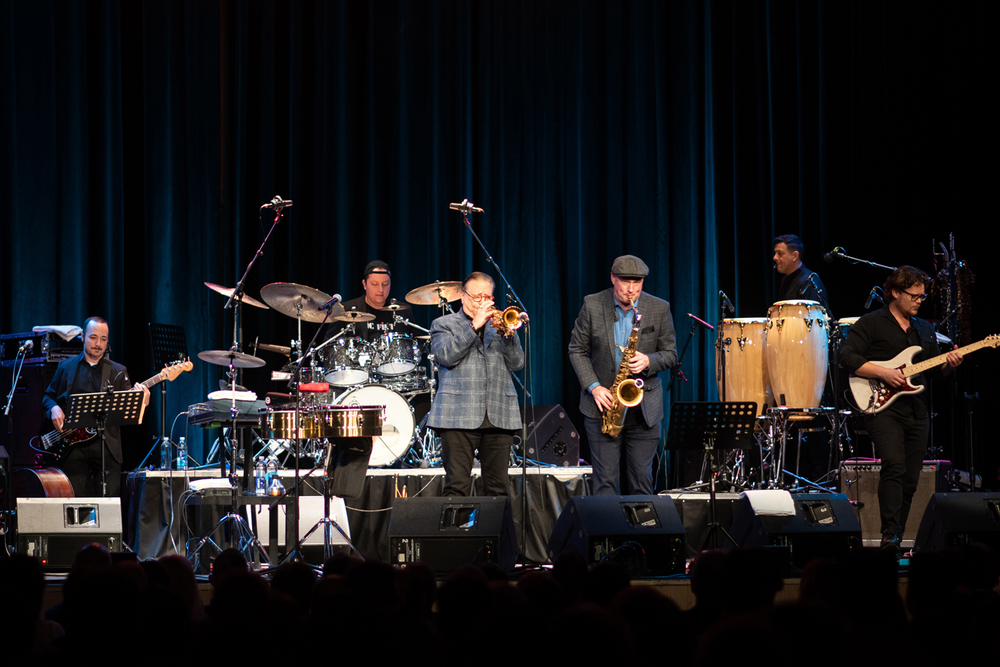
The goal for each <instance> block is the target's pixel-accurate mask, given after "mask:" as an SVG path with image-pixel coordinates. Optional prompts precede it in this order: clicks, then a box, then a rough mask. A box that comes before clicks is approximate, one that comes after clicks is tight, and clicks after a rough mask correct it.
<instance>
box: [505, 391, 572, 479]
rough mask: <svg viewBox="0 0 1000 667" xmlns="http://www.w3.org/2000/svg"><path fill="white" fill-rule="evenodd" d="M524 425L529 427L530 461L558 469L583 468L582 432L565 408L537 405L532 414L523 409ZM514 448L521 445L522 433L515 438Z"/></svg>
mask: <svg viewBox="0 0 1000 667" xmlns="http://www.w3.org/2000/svg"><path fill="white" fill-rule="evenodd" d="M521 422H522V423H523V424H524V425H525V427H526V430H525V433H526V434H527V443H528V447H527V453H528V458H529V459H531V460H534V461H540V462H542V463H548V464H549V465H555V466H570V467H575V466H578V465H580V432H579V431H577V430H576V427H575V426H573V422H572V421H570V419H569V416H568V415H567V414H566V411H565V410H563V406H561V405H558V404H556V405H536V406H535V407H534V408H533V409H529V410H525V408H524V406H521ZM514 444H515V445H520V444H521V434H520V433H517V434H515V435H514Z"/></svg>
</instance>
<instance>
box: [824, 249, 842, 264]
mask: <svg viewBox="0 0 1000 667" xmlns="http://www.w3.org/2000/svg"><path fill="white" fill-rule="evenodd" d="M845 252H847V251H846V250H844V249H843V248H841V247H840V246H837V247H836V248H834V249H833V250H831V251H830V252H828V253H826V254H825V255H823V261H824V262H832V261H833V260H834V259H836V258H837V257H841V256H842V255H843V254H844V253H845Z"/></svg>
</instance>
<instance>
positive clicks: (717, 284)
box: [0, 0, 998, 479]
mask: <svg viewBox="0 0 1000 667" xmlns="http://www.w3.org/2000/svg"><path fill="white" fill-rule="evenodd" d="M994 7H995V3H978V2H977V3H959V4H957V5H948V6H946V5H942V4H941V3H936V2H935V3H922V2H907V3H897V2H877V1H871V0H863V1H856V2H845V1H837V2H816V1H813V2H798V3H795V2H751V1H742V2H693V1H691V2H681V1H678V2H639V1H636V2H588V1H562V0H547V1H546V2H537V1H535V0H524V1H518V0H503V1H496V2H487V1H482V2H429V1H388V0H379V1H377V2H369V1H367V0H355V1H346V2H310V1H304V0H303V1H296V0H288V1H285V2H273V1H263V0H262V1H247V2H230V1H221V2H206V1H203V0H191V1H187V2H183V1H173V2H162V1H160V0H156V1H149V2H139V1H126V2H70V1H64V0H32V1H31V2H24V1H12V0H2V1H0V24H2V27H0V35H2V40H0V81H2V83H3V91H4V94H3V95H2V96H0V155H2V156H3V158H2V159H0V170H2V171H0V219H2V220H3V232H2V236H0V238H2V243H3V261H2V266H0V280H2V283H3V289H2V290H0V292H2V294H0V298H2V302H0V330H2V331H3V332H13V331H22V330H27V329H29V328H31V327H32V326H34V325H38V324H54V323H59V324H65V323H80V322H82V320H83V319H84V317H86V316H87V315H89V314H92V313H98V314H103V315H104V316H106V317H107V318H108V319H109V320H110V322H111V331H112V346H113V349H114V353H113V356H114V357H115V358H116V359H118V360H120V361H123V362H125V363H126V364H127V365H128V366H129V367H130V369H131V371H132V375H133V376H134V377H135V378H136V379H139V378H141V377H146V376H148V375H150V374H151V373H152V372H153V371H154V369H153V368H152V364H151V354H150V350H149V337H148V333H147V328H146V327H147V323H149V322H151V321H154V322H162V323H170V324H179V325H182V326H184V327H185V330H186V334H187V344H188V349H189V352H190V353H191V355H192V356H194V354H195V353H197V352H198V351H200V350H206V349H221V348H227V347H228V346H229V344H230V343H231V339H232V333H231V330H232V322H231V318H230V315H229V314H228V313H227V312H224V311H223V309H222V306H223V303H224V299H223V298H222V297H220V296H218V295H217V294H215V293H213V292H210V291H209V290H208V289H207V288H205V287H204V286H203V284H202V283H203V282H205V281H210V282H216V283H222V284H225V285H229V286H232V285H234V284H235V283H236V282H237V281H238V279H239V277H240V276H241V275H242V273H243V271H244V269H245V267H246V265H247V263H248V262H249V261H250V259H251V258H252V257H253V256H254V253H255V251H256V250H257V248H258V246H259V245H260V243H261V241H262V239H263V237H264V235H265V234H266V232H267V230H268V228H269V225H270V214H269V213H268V214H265V215H263V216H261V215H260V214H259V213H258V210H259V207H260V205H261V204H262V203H264V202H266V201H268V200H270V199H271V197H272V196H274V195H275V194H280V195H281V196H283V197H285V198H286V199H288V198H290V199H293V200H294V202H295V205H294V207H293V208H291V209H288V211H287V215H286V217H285V219H284V220H283V221H282V222H281V224H280V225H279V226H278V228H277V229H276V230H275V232H274V234H273V237H272V239H271V242H270V243H269V244H268V246H267V247H266V248H265V249H264V253H263V255H262V256H261V258H260V259H259V261H258V262H257V264H256V265H255V266H254V268H253V270H252V272H251V273H250V276H249V279H248V281H247V287H248V290H249V293H250V294H252V295H254V296H259V290H260V288H261V287H262V286H263V285H266V284H268V283H271V282H276V281H291V282H296V283H302V284H305V285H309V286H313V287H316V288H319V289H321V290H324V291H326V292H328V293H334V292H340V293H341V294H343V295H344V296H345V298H351V297H354V296H357V295H358V294H360V293H361V285H360V280H361V270H362V268H363V267H364V265H365V264H366V263H367V262H368V261H369V260H371V259H373V258H376V257H377V258H381V259H384V260H386V261H388V262H389V263H390V264H391V265H392V269H393V296H395V297H397V298H401V297H402V296H403V295H404V294H405V292H406V291H408V290H410V289H412V288H413V287H416V286H419V285H423V284H426V283H430V282H432V281H434V280H437V279H440V280H457V279H461V278H462V277H463V276H465V275H466V274H467V273H469V272H470V271H471V270H474V269H483V270H490V272H491V273H494V275H495V272H494V271H492V270H491V269H490V268H489V267H488V266H487V261H486V256H485V255H484V253H483V252H482V251H480V250H479V249H478V247H477V246H476V245H475V243H474V241H473V239H472V235H471V234H470V233H469V230H467V229H466V228H465V226H464V224H463V221H462V218H461V216H460V215H459V214H457V213H455V212H451V211H449V210H448V203H449V202H450V201H460V200H461V199H462V198H464V197H468V198H469V199H471V200H473V201H474V202H475V203H476V204H477V205H479V206H482V207H483V208H485V209H486V213H485V214H484V215H476V216H475V217H474V219H473V220H472V224H473V227H474V228H475V230H476V232H477V233H478V234H479V235H480V236H481V238H482V240H483V242H484V243H485V245H486V247H487V249H488V250H489V252H490V253H491V254H492V255H493V256H494V257H495V258H496V260H497V262H498V263H499V264H500V265H501V267H502V268H503V270H504V272H505V274H506V275H507V277H508V278H509V279H510V281H511V282H512V283H513V285H514V288H515V289H516V291H517V293H518V294H519V295H520V296H521V298H522V299H523V300H524V302H525V303H526V304H527V307H528V309H529V312H530V315H531V317H532V325H531V335H530V337H529V343H530V352H531V355H530V365H529V368H528V381H529V384H530V387H531V390H532V392H533V395H534V400H535V402H536V403H538V404H549V403H562V404H564V405H565V406H566V407H567V408H569V409H570V410H571V413H572V414H573V416H574V418H575V419H576V421H577V423H578V425H581V424H580V420H579V414H578V413H577V411H576V405H577V401H578V384H577V380H576V377H575V375H574V374H573V372H572V369H571V367H570V365H569V364H568V363H567V360H566V345H567V342H568V340H569V334H570V330H571V328H572V326H573V322H574V320H575V317H576V315H577V312H578V310H579V307H580V305H581V303H582V299H583V296H584V295H585V294H588V293H591V292H595V291H598V290H601V289H604V288H605V287H607V286H608V285H609V277H608V275H609V269H610V265H611V262H612V260H613V259H614V258H615V257H616V256H618V255H620V254H623V253H633V254H637V255H639V256H641V257H642V258H644V259H645V261H646V262H647V263H648V264H649V266H650V268H651V275H650V277H649V278H648V279H647V281H646V290H647V291H648V292H650V293H652V294H656V295H658V296H661V297H663V298H666V299H668V300H669V301H670V302H671V303H672V305H673V310H674V319H675V324H676V327H677V330H678V336H679V337H678V342H679V344H680V345H683V343H684V341H685V339H686V336H687V334H688V331H689V328H690V323H691V321H690V320H689V318H688V317H687V313H689V312H690V313H694V314H696V315H699V316H701V317H703V318H704V319H707V320H709V321H713V322H714V321H715V320H716V319H717V318H718V299H717V295H718V292H719V290H720V289H724V290H725V291H726V292H727V293H728V294H729V295H730V296H731V297H732V299H733V301H734V302H735V303H736V307H737V315H739V316H741V317H754V316H763V315H764V314H765V313H766V310H765V309H766V307H767V305H768V304H770V303H771V302H772V301H773V294H774V290H775V287H776V274H775V273H774V271H773V269H772V268H771V262H770V256H771V247H772V238H773V237H774V236H775V235H776V234H782V233H788V232H794V233H798V234H799V235H800V236H801V237H802V238H803V239H804V241H805V243H806V261H807V263H808V264H809V265H810V266H811V267H812V268H815V269H819V270H820V272H821V274H822V276H823V279H824V281H825V283H826V285H827V286H828V288H829V291H830V300H831V306H832V310H833V313H834V315H835V316H847V315H860V314H862V312H863V308H862V306H863V303H864V300H865V296H866V295H867V292H868V290H869V288H870V287H871V286H872V285H873V284H876V283H881V281H882V280H883V278H884V277H885V272H883V271H879V270H875V269H871V268H863V267H858V266H850V265H848V264H846V263H837V264H823V263H822V262H821V261H820V259H819V258H820V255H821V254H822V252H824V251H827V250H829V249H830V248H832V247H833V246H834V245H841V246H844V247H846V248H847V250H848V251H849V252H850V254H852V255H856V256H860V257H866V258H871V259H873V260H876V261H879V262H882V263H885V264H892V265H895V264H902V263H912V264H916V265H919V266H922V267H924V268H925V269H928V270H930V269H931V268H932V250H933V246H932V239H937V240H943V239H945V238H946V237H947V235H948V234H949V233H951V232H954V233H955V234H956V237H957V242H958V248H959V253H960V255H961V256H963V257H965V258H966V259H967V260H968V261H969V263H970V264H971V266H972V267H973V270H975V271H977V272H978V273H979V274H980V277H981V278H984V277H985V276H986V275H987V274H986V273H985V272H986V270H987V267H988V262H989V261H990V260H991V248H990V247H989V246H990V245H992V244H989V243H987V241H988V240H990V239H991V236H995V235H996V231H995V227H996V215H995V213H994V212H993V209H992V206H988V205H989V204H992V203H993V202H992V201H991V198H990V199H988V198H987V193H988V192H991V191H992V190H993V189H994V188H992V187H991V185H990V183H991V182H992V180H993V177H994V175H995V168H993V167H992V161H991V159H992V157H993V155H994V153H995V149H996V147H997V142H996V138H997V137H996V129H995V128H996V124H995V120H994V119H995V117H996V111H997V109H996V103H995V97H994V93H993V89H994V88H995V85H994V84H995V74H994V72H995V71H996V65H997V45H996V40H995V39H993V36H992V34H991V30H992V27H993V26H995V25H996V18H997V17H996V10H995V8H994ZM986 284H987V285H989V284H990V283H989V282H988V280H987V282H986ZM981 294H982V295H983V296H986V297H987V298H988V292H982V293H981ZM975 306H976V313H975V316H974V321H975V332H976V334H977V335H982V334H985V333H993V332H992V331H988V329H990V328H995V326H996V319H995V317H994V316H993V315H992V314H993V313H994V312H995V309H992V308H987V307H986V306H985V303H984V302H983V301H982V300H980V301H979V302H977V303H976V304H975ZM925 309H926V310H927V311H928V312H925V313H924V314H925V315H926V316H932V315H933V314H934V313H932V312H930V311H932V310H933V305H932V304H928V305H927V306H925ZM435 314H436V311H434V310H432V309H431V308H430V307H425V306H419V307H416V308H415V317H416V320H417V321H418V322H419V323H421V324H423V325H428V324H429V322H430V320H431V319H432V318H433V316H434V315H435ZM243 325H244V336H245V340H246V341H247V342H251V341H253V340H254V339H257V338H258V337H259V340H260V341H261V342H268V343H278V344H287V343H288V341H289V340H290V339H292V338H294V337H295V325H294V321H293V320H291V319H289V318H287V317H285V316H283V315H279V314H276V313H275V312H273V311H262V310H257V309H253V308H250V309H247V312H245V318H244V322H243ZM312 331H313V330H312V329H311V328H308V329H307V332H306V333H307V334H308V335H311V334H312ZM711 344H712V339H711V337H710V334H708V333H707V332H704V331H698V332H697V333H696V334H695V336H694V338H693V340H692V342H691V348H690V350H689V352H688V354H687V357H686V358H685V360H684V368H685V375H686V378H687V382H684V383H682V384H681V385H680V387H679V389H678V392H677V394H678V396H679V398H681V399H682V400H692V399H701V400H706V399H713V398H715V397H716V393H717V392H716V391H715V388H714V387H715V383H714V360H713V348H712V345H711ZM261 354H262V355H265V356H268V357H269V358H268V361H270V362H272V365H275V364H277V363H278V362H279V361H280V357H273V355H268V354H266V353H261ZM979 355H980V356H979V358H975V359H970V364H969V366H968V367H967V368H968V370H966V371H964V372H963V379H962V382H963V384H961V386H960V387H959V388H960V389H961V390H963V391H965V390H984V389H985V388H986V383H985V382H984V381H983V380H985V379H986V377H987V374H988V373H992V372H994V371H996V370H997V366H998V364H997V362H996V358H995V357H996V356H997V355H996V354H994V353H993V352H981V353H979ZM977 370H978V373H977ZM269 371H270V368H268V369H263V370H257V371H248V372H247V373H246V374H245V384H247V385H249V386H250V387H251V388H254V389H256V390H257V391H258V393H262V392H263V391H266V390H267V389H270V388H273V387H272V385H271V384H270V382H269V379H268V377H269ZM219 375H220V372H219V370H218V369H217V368H215V367H211V366H209V365H206V364H204V363H198V364H196V366H195V369H194V371H193V372H192V373H189V374H187V375H184V376H181V378H180V379H178V380H176V381H175V382H173V383H172V384H171V386H170V401H169V405H168V417H169V418H171V419H172V418H173V417H174V416H175V415H176V414H177V413H178V412H179V411H180V410H182V409H183V408H184V407H186V406H187V405H188V404H189V403H194V402H197V401H199V400H201V399H202V398H203V396H204V394H205V393H206V392H207V391H208V390H209V389H211V388H214V386H215V383H216V380H217V378H218V377H219ZM977 378H979V381H977ZM939 393H940V392H939ZM945 394H946V396H947V392H945ZM665 398H668V397H665ZM675 398H676V397H675ZM985 398H986V399H987V400H992V398H995V395H992V396H991V395H989V394H987V395H985ZM668 400H669V399H668ZM942 402H946V401H942ZM988 404H989V403H987V405H988ZM959 412H961V413H962V414H963V415H964V408H963V409H962V410H960V411H959ZM151 416H152V420H151V423H153V424H158V423H159V417H158V410H157V409H155V406H154V410H153V413H152V415H151ZM958 421H959V426H960V430H961V429H964V428H965V427H964V424H965V418H964V416H963V417H962V418H961V419H959V420H958ZM980 421H981V422H982V423H983V424H985V416H984V417H983V418H982V419H981V420H980ZM180 423H183V421H181V422H180ZM984 428H985V426H984ZM154 431H158V427H157V428H155V429H154V428H150V429H149V433H147V434H146V435H145V436H144V437H149V436H151V435H152V433H153V432H154ZM962 433H963V434H964V431H962ZM963 434H960V439H964V435H963ZM175 435H176V433H175ZM189 435H193V434H189ZM985 437H986V432H985V431H984V432H983V434H982V436H981V438H980V440H981V441H982V440H983V438H985ZM983 444H984V445H985V444H987V443H983ZM946 446H947V447H952V445H951V443H950V442H949V443H947V445H946ZM139 449H143V450H144V449H145V448H143V447H139V446H136V447H135V449H134V452H138V451H139ZM960 449H962V447H960V446H958V445H956V446H955V447H954V450H960ZM984 449H985V447H984ZM143 453H144V451H143ZM195 453H197V448H195ZM946 454H947V455H949V456H955V457H956V458H959V459H960V458H961V457H962V454H961V452H959V451H952V452H946ZM989 456H990V454H989V453H987V454H986V457H987V459H988V457H989ZM139 458H141V454H140V453H134V455H133V459H134V461H132V463H133V464H134V463H137V462H138V459H139ZM995 470H996V465H995V461H994V462H993V468H992V471H990V472H988V473H987V477H988V479H993V478H994V477H995V475H994V474H993V471H995Z"/></svg>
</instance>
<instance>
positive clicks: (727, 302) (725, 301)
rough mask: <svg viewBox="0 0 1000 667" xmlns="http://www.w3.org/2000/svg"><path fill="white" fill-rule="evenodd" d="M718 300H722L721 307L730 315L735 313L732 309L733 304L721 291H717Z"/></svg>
mask: <svg viewBox="0 0 1000 667" xmlns="http://www.w3.org/2000/svg"><path fill="white" fill-rule="evenodd" d="M719 298H720V299H722V307H723V308H725V309H726V310H728V311H729V314H730V315H732V314H733V313H735V312H736V309H735V308H733V302H732V301H730V300H729V297H728V296H726V293H725V292H723V291H722V290H719Z"/></svg>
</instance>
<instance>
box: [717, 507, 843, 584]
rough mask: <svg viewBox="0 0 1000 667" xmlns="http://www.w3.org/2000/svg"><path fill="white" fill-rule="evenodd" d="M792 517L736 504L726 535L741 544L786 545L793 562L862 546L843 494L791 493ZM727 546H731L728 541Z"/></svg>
mask: <svg viewBox="0 0 1000 667" xmlns="http://www.w3.org/2000/svg"><path fill="white" fill-rule="evenodd" d="M791 495H792V502H793V503H794V505H795V516H763V515H762V516H758V515H756V514H754V511H753V508H752V507H751V506H750V502H749V501H748V500H747V499H745V498H744V499H743V500H741V501H740V503H739V508H738V509H737V510H736V518H735V519H733V525H732V527H731V528H730V530H729V534H730V535H731V536H732V538H733V539H734V540H735V541H736V544H737V545H739V546H741V547H748V546H757V547H765V546H784V547H788V548H789V551H790V555H791V562H792V565H794V566H795V567H802V566H804V565H805V564H806V563H808V562H809V561H811V560H812V559H814V558H823V557H836V556H841V555H844V554H847V553H849V552H850V551H852V550H854V549H860V548H861V547H862V541H861V523H860V522H859V521H858V517H857V515H855V513H854V508H853V507H851V503H850V501H849V500H848V499H847V496H846V495H845V494H843V493H793V494H791ZM727 546H730V547H731V546H734V545H733V544H732V542H730V543H729V544H728V545H727Z"/></svg>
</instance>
